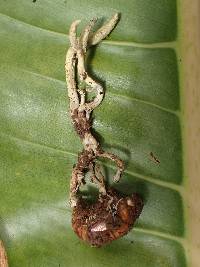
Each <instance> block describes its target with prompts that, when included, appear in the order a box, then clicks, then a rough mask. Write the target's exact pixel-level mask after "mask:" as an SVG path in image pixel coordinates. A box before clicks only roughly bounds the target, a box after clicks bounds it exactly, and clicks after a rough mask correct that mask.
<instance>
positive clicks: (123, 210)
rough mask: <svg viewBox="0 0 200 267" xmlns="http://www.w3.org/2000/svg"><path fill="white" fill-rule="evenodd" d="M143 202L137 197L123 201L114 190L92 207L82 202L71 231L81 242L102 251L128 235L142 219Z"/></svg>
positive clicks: (80, 201) (75, 211) (74, 210)
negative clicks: (137, 220)
mask: <svg viewBox="0 0 200 267" xmlns="http://www.w3.org/2000/svg"><path fill="white" fill-rule="evenodd" d="M142 208H143V201H142V199H141V197H140V196H139V195H138V194H132V195H131V196H128V197H121V196H120V195H119V193H118V192H117V191H115V190H114V189H109V190H108V191H107V195H106V196H103V197H99V199H98V200H97V202H95V203H93V204H89V203H88V202H86V201H85V200H83V199H81V198H80V199H79V201H78V204H77V206H76V207H75V208H74V209H73V214H72V227H73V230H74V232H75V233H76V234H77V235H78V236H79V238H81V239H82V240H84V241H86V242H88V243H89V244H90V245H92V246H96V247H100V246H103V245H105V244H107V243H110V242H111V241H113V240H115V239H118V238H120V237H121V236H123V235H126V234H127V233H128V232H129V231H130V230H131V228H132V227H133V225H134V222H135V220H136V219H137V218H138V217H139V216H140V213H141V211H142Z"/></svg>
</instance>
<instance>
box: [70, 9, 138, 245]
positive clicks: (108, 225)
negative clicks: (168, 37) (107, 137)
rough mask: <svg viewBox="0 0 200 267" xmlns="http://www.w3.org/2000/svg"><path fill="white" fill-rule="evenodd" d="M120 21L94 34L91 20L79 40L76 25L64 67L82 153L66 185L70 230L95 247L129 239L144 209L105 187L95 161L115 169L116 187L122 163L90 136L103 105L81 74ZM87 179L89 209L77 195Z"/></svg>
mask: <svg viewBox="0 0 200 267" xmlns="http://www.w3.org/2000/svg"><path fill="white" fill-rule="evenodd" d="M118 20H119V14H118V13H117V14H115V15H114V16H113V17H112V18H111V19H110V20H109V21H108V22H107V23H105V24H104V25H103V26H102V27H101V28H100V29H99V30H97V31H96V32H92V28H93V26H94V24H95V22H96V21H97V19H96V18H93V19H92V20H90V22H89V23H88V25H87V26H86V27H85V28H84V30H83V31H82V33H81V35H80V37H77V34H76V29H77V25H78V24H79V23H80V20H76V21H74V22H73V23H72V24H71V27H70V30H69V39H70V48H69V49H68V51H67V55H66V63H65V71H66V81H67V87H68V96H69V100H70V115H71V118H72V122H73V125H74V128H75V130H76V132H77V134H78V135H79V137H80V138H81V140H82V143H83V147H84V148H83V150H82V152H81V153H80V154H79V156H78V162H77V163H76V165H75V167H74V168H73V171H72V176H71V182H70V205H71V207H72V208H73V213H72V227H73V229H74V231H75V233H76V234H77V235H78V236H79V237H80V238H81V239H82V240H84V241H86V242H88V243H89V244H91V245H92V246H98V247H100V246H102V245H104V244H107V243H109V242H111V241H113V240H115V239H117V238H119V237H121V236H123V235H125V234H127V233H128V232H129V230H130V229H131V228H132V227H133V224H134V222H135V220H136V219H137V218H138V217H139V215H140V213H141V211H142V208H143V201H142V199H141V198H140V196H139V195H137V194H132V195H131V196H126V197H123V196H121V195H120V194H119V193H118V192H117V191H116V190H114V189H112V188H107V187H106V185H105V179H104V176H103V174H102V172H101V168H100V165H99V164H98V163H97V162H96V161H97V159H99V158H106V159H109V160H111V161H113V162H115V163H116V165H117V171H116V174H115V175H114V177H113V180H114V182H118V181H119V180H120V178H121V175H122V172H123V171H124V162H123V161H122V160H121V159H120V158H119V157H118V156H116V155H114V154H112V153H109V152H106V151H104V150H103V149H102V148H101V145H100V143H99V142H98V141H97V140H96V138H95V137H94V135H93V134H92V131H91V127H92V120H91V113H92V111H93V110H94V109H95V108H96V107H97V106H99V105H100V103H101V102H102V100H103V97H104V88H103V87H102V86H101V85H100V84H99V83H97V82H96V81H94V80H93V79H92V78H91V77H90V76H89V75H88V73H87V71H86V68H85V57H86V52H87V49H88V48H89V47H90V46H93V45H96V44H98V43H99V42H101V40H103V39H104V38H105V37H106V36H107V35H108V34H109V33H110V32H111V31H112V30H113V28H114V27H115V25H116V24H117V22H118ZM83 85H84V86H83ZM91 91H95V92H96V96H95V97H94V98H93V99H92V100H91V101H87V100H86V99H87V97H86V96H87V93H88V92H91ZM86 173H89V174H90V179H91V181H92V182H93V183H96V184H97V186H98V188H99V197H98V199H97V200H96V202H95V203H92V204H91V203H88V202H87V201H86V200H84V199H83V198H82V197H81V196H80V194H78V192H79V188H80V186H81V185H82V184H85V183H86V181H85V174H86Z"/></svg>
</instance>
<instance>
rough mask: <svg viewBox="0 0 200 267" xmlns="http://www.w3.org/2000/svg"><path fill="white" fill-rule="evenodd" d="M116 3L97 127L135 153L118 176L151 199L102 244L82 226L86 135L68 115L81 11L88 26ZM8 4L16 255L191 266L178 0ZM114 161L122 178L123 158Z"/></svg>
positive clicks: (8, 118)
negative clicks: (74, 198)
mask: <svg viewBox="0 0 200 267" xmlns="http://www.w3.org/2000/svg"><path fill="white" fill-rule="evenodd" d="M116 11H119V12H121V20H120V22H119V24H118V25H117V27H116V29H115V30H114V31H113V32H112V34H111V35H110V37H109V38H108V40H106V41H104V42H103V43H102V44H101V45H99V46H98V47H95V48H94V49H92V50H91V51H90V52H89V55H88V58H87V65H88V71H89V72H90V73H91V74H92V75H93V77H96V79H97V80H99V81H100V82H101V83H102V84H104V85H105V86H106V95H105V99H104V101H103V103H102V105H100V107H99V108H98V109H97V110H95V112H94V129H95V131H96V132H97V134H98V136H99V138H100V140H101V142H102V144H103V146H104V147H105V149H107V150H109V151H113V152H115V153H117V154H118V155H120V156H121V157H122V158H123V159H124V160H125V162H126V171H125V174H124V176H123V178H122V179H121V181H120V182H119V183H118V184H117V185H114V186H115V187H116V188H117V189H118V190H120V191H122V192H124V193H132V192H133V191H135V192H138V193H140V194H141V196H142V197H143V199H144V201H145V206H144V210H143V212H142V214H141V217H140V218H139V220H138V222H137V224H136V227H135V228H134V229H133V230H132V231H131V232H130V233H129V234H128V235H127V236H125V237H123V238H121V239H120V240H117V241H115V242H113V243H112V244H110V245H108V246H106V247H104V248H101V249H97V248H90V247H89V246H87V245H86V244H84V243H82V242H81V241H80V240H78V238H77V237H76V235H75V234H74V233H73V231H72V229H71V222H70V220H71V210H70V208H69V206H68V204H67V201H68V191H69V188H68V187H69V180H70V174H71V171H72V166H73V164H74V163H75V162H76V158H77V153H78V152H79V151H80V150H81V149H82V145H81V142H80V140H79V139H78V136H77V135H76V133H75V131H74V130H73V127H72V124H71V120H70V117H69V114H68V109H69V107H68V99H67V97H66V95H67V94H66V84H65V73H64V61H65V53H66V51H67V48H68V37H67V34H66V33H67V32H68V29H69V25H70V23H71V22H72V21H73V20H74V19H82V24H81V27H83V26H84V25H85V23H86V22H87V21H88V20H89V19H90V18H92V17H93V16H98V17H100V18H103V19H102V20H101V21H100V23H102V22H103V20H105V19H107V18H109V17H110V16H111V15H112V14H113V13H114V12H116ZM0 12H1V15H0V25H1V26H0V37H1V41H0V59H1V66H0V77H1V79H0V127H1V128H0V151H1V160H0V164H1V165H0V197H1V205H0V235H1V239H2V240H3V241H4V244H5V247H6V249H7V252H8V257H9V263H10V266H11V267H12V266H13V267H14V266H20V267H22V266H48V267H51V266H63V267H64V266H70V267H75V266H76V267H77V266H81V267H86V266H95V267H100V266H110V267H112V266H118V267H122V266H137V267H147V266H148V267H155V266H156V267H179V266H180V267H184V266H186V259H185V249H184V246H185V242H186V241H185V221H184V217H185V215H184V209H185V203H184V200H183V189H184V188H183V186H182V182H183V162H182V158H183V155H182V154H183V153H182V138H181V136H182V133H181V126H180V117H181V105H180V85H179V84H180V83H179V74H178V73H179V70H178V68H179V65H178V56H177V51H178V50H177V49H175V47H177V32H178V30H177V6H176V1H174V0H140V1H138V0H128V1H119V0H116V1H105V0H104V1H100V0H94V1H77V0H76V1H72V0H66V1H64V0H63V1H61V0H60V1H47V0H43V1H40V0H37V1H36V2H32V1H27V0H9V1H8V0H2V1H1V2H0ZM81 27H80V28H81ZM151 152H152V153H153V154H154V155H155V156H156V157H157V158H158V159H159V161H160V164H157V163H155V162H154V161H153V159H152V158H151V156H150V153H151ZM103 163H104V166H105V168H106V171H107V174H108V177H109V179H110V182H112V181H111V177H112V173H113V170H114V169H115V167H114V166H113V165H112V164H111V163H110V162H108V161H104V162H103Z"/></svg>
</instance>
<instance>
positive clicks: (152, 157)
mask: <svg viewBox="0 0 200 267" xmlns="http://www.w3.org/2000/svg"><path fill="white" fill-rule="evenodd" d="M150 156H151V159H152V160H153V161H154V162H155V163H157V164H159V163H160V160H159V159H158V158H157V157H156V156H155V155H154V154H153V152H150Z"/></svg>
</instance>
